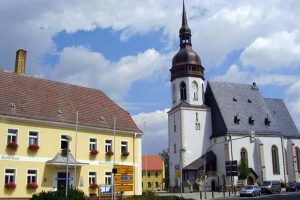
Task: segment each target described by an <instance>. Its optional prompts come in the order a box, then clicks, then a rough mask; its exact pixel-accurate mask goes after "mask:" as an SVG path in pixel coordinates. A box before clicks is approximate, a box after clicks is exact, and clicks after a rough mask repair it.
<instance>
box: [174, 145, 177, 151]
mask: <svg viewBox="0 0 300 200" xmlns="http://www.w3.org/2000/svg"><path fill="white" fill-rule="evenodd" d="M176 152H177V149H176V144H174V153H176Z"/></svg>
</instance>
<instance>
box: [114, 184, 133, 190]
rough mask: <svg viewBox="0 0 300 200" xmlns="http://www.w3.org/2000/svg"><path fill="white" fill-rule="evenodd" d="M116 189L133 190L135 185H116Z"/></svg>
mask: <svg viewBox="0 0 300 200" xmlns="http://www.w3.org/2000/svg"><path fill="white" fill-rule="evenodd" d="M115 191H133V185H115Z"/></svg>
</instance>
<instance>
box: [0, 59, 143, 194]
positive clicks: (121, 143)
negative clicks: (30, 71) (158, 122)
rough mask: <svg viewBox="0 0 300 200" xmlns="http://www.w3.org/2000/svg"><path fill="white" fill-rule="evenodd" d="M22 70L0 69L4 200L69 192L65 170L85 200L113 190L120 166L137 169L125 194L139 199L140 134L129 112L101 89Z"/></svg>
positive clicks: (0, 155)
mask: <svg viewBox="0 0 300 200" xmlns="http://www.w3.org/2000/svg"><path fill="white" fill-rule="evenodd" d="M21 55H22V54H21ZM25 55H26V54H25ZM17 56H18V54H17ZM16 63H17V62H16ZM23 63H25V62H23ZM24 71H25V68H22V70H21V73H18V71H17V70H16V72H17V73H10V72H4V71H0V85H1V87H0V132H1V134H0V141H1V145H0V172H1V175H0V183H1V184H2V187H1V189H0V199H1V198H3V199H8V198H29V197H31V196H32V194H34V193H37V192H40V191H42V190H44V191H49V190H57V189H64V188H65V187H66V177H67V171H68V177H69V185H70V186H73V187H77V188H79V189H81V190H83V191H84V192H85V194H86V195H95V194H96V195H98V193H99V191H102V192H103V193H105V192H106V193H107V192H111V184H112V181H113V179H112V168H113V166H114V164H116V165H126V166H132V167H133V191H127V192H125V195H134V194H141V193H142V186H141V182H142V176H141V174H142V160H141V136H142V132H141V131H140V130H139V129H138V128H137V126H136V125H135V123H134V122H133V120H132V118H131V116H130V115H129V113H128V112H126V111H125V110H124V109H122V108H121V107H119V106H118V105H116V104H115V103H114V102H113V101H112V100H110V99H109V98H108V97H107V96H106V95H105V94H104V93H103V92H101V91H99V90H96V89H91V88H85V87H80V86H76V85H71V84H65V83H60V82H54V81H49V80H45V79H41V78H36V77H30V76H26V75H25V74H23V73H22V72H24ZM69 139H72V140H71V141H70V140H69ZM67 147H68V149H69V151H68V152H67V151H66V149H67ZM67 155H68V156H67Z"/></svg>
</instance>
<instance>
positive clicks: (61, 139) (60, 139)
mask: <svg viewBox="0 0 300 200" xmlns="http://www.w3.org/2000/svg"><path fill="white" fill-rule="evenodd" d="M62 136H69V137H71V136H70V135H69V134H61V135H60V138H59V141H60V143H59V146H60V147H59V148H60V149H61V150H63V149H62V148H61V146H62V145H61V144H62V143H61V142H62V141H66V142H67V139H63V138H62ZM67 143H68V142H67Z"/></svg>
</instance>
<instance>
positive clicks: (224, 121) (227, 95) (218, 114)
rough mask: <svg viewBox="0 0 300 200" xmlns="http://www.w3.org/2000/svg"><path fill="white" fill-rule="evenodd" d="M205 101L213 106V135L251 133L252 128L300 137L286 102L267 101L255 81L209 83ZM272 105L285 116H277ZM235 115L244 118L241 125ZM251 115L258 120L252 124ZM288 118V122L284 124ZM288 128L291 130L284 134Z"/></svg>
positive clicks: (260, 131) (264, 133) (256, 130)
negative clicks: (235, 120) (250, 121)
mask: <svg viewBox="0 0 300 200" xmlns="http://www.w3.org/2000/svg"><path fill="white" fill-rule="evenodd" d="M205 103H206V104H207V105H208V106H210V107H211V108H212V125H213V127H212V129H213V135H212V137H217V136H223V135H226V134H227V133H231V134H235V133H236V134H249V132H250V131H255V134H258V135H281V134H283V135H284V136H291V135H292V136H298V137H299V136H300V135H299V132H298V131H296V130H297V129H295V125H294V122H293V120H292V118H291V117H290V115H289V113H288V112H287V110H286V107H285V105H284V103H283V102H282V104H278V103H273V104H272V103H270V102H269V101H265V99H264V98H263V97H262V95H261V93H260V92H259V89H258V88H257V87H255V86H253V85H252V84H236V83H226V82H208V85H207V89H206V102H205ZM268 105H269V106H268ZM271 106H273V107H274V108H276V109H278V112H284V114H283V116H275V117H274V116H273V114H272V113H271V111H270V109H269V107H271ZM235 116H237V118H238V119H240V121H239V124H235V122H234V117H235ZM249 117H252V119H253V120H254V124H253V125H251V124H249ZM266 118H267V119H268V120H269V121H270V125H269V126H268V125H266V124H265V119H266ZM277 118H278V119H277ZM279 118H282V119H279ZM286 121H288V123H286V124H285V125H282V124H283V123H285V122H286ZM280 126H282V127H280ZM284 129H289V131H286V132H285V133H283V132H282V131H283V130H284Z"/></svg>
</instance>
